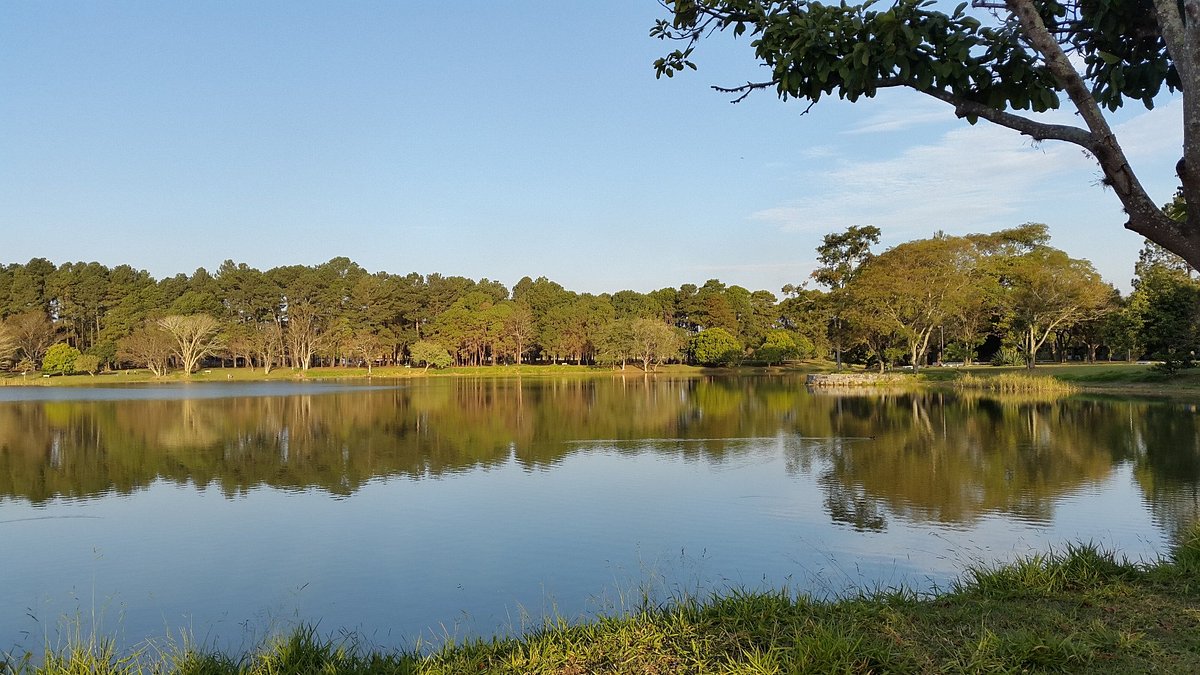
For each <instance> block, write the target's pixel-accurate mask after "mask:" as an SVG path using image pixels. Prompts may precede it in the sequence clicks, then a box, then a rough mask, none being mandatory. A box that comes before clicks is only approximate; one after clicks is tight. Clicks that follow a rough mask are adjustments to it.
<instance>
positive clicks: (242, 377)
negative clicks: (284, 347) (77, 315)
mask: <svg viewBox="0 0 1200 675" xmlns="http://www.w3.org/2000/svg"><path fill="white" fill-rule="evenodd" d="M834 371H835V368H834V364H833V363H832V362H828V361H821V360H807V361H802V362H795V363H790V364H788V365H786V366H774V367H769V368H768V367H760V366H739V367H729V368H701V367H696V366H686V365H679V364H672V365H667V366H660V367H659V368H658V369H656V370H655V371H652V372H650V373H644V372H642V371H641V370H640V369H639V368H637V367H636V366H633V365H629V366H627V367H626V368H625V369H623V370H622V369H619V368H612V367H609V366H576V365H565V364H564V365H521V366H479V367H455V368H447V369H445V370H433V369H430V370H428V371H426V370H424V369H422V368H405V367H395V366H389V367H383V368H375V369H373V372H372V373H371V377H372V379H376V380H395V379H412V378H427V377H428V378H445V377H449V378H463V377H467V378H510V377H528V378H560V377H567V378H579V377H643V376H657V377H664V376H666V377H693V376H705V375H804V374H808V373H829V372H834ZM846 372H870V371H863V370H862V369H861V368H851V369H848V370H847V371H846ZM898 374H900V375H901V376H902V378H903V379H905V380H909V381H910V382H909V383H910V384H911V385H912V386H922V385H929V384H933V385H952V386H958V387H960V388H963V389H975V390H981V391H995V392H999V393H1006V392H1010V393H1011V392H1022V393H1023V392H1031V391H1036V392H1042V393H1046V392H1050V391H1051V390H1053V391H1054V392H1056V393H1072V392H1074V391H1090V392H1099V393H1111V394H1117V395H1121V394H1126V395H1135V396H1142V395H1145V396H1176V397H1181V398H1195V397H1200V368H1198V369H1192V370H1185V371H1181V372H1178V373H1173V374H1167V373H1163V372H1159V371H1158V370H1155V369H1154V367H1153V366H1150V365H1145V364H1133V363H1096V364H1079V363H1076V364H1042V365H1039V366H1038V367H1037V368H1035V369H1034V370H1032V371H1030V370H1027V369H1025V368H1022V367H999V368H998V367H993V366H988V365H981V366H971V367H968V368H925V369H922V370H921V371H920V373H919V374H917V375H915V376H914V375H913V374H911V373H906V374H904V373H898ZM1030 378H1034V379H1032V380H1031V379H1030ZM366 379H367V370H366V368H310V369H309V370H308V371H305V372H304V373H301V372H299V371H296V370H292V369H290V368H278V369H275V370H272V371H271V372H270V373H269V374H264V373H263V372H262V370H260V369H253V368H207V369H204V370H201V371H199V372H196V373H193V374H192V375H191V376H190V377H185V376H184V375H183V374H182V373H179V372H174V373H170V374H168V375H167V376H165V377H161V378H160V377H154V375H153V374H152V373H150V372H149V371H147V370H122V371H116V372H107V373H101V374H98V375H95V376H92V375H67V376H54V377H43V376H42V375H41V374H40V373H30V374H28V375H24V376H22V375H21V374H20V373H7V374H3V375H0V386H21V385H25V386H65V387H70V386H105V385H116V384H142V383H148V384H162V383H179V382H274V381H280V382H283V381H323V380H363V381H365V380H366ZM1055 381H1057V382H1060V383H1065V384H1066V385H1067V386H1065V387H1058V386H1055V385H1054V384H1053V383H1054V382H1055Z"/></svg>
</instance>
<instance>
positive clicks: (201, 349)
mask: <svg viewBox="0 0 1200 675" xmlns="http://www.w3.org/2000/svg"><path fill="white" fill-rule="evenodd" d="M158 326H159V328H162V329H163V330H164V331H166V332H167V334H169V335H170V336H171V338H172V339H174V340H175V347H174V349H175V356H176V357H178V358H179V363H180V365H181V366H182V367H183V372H184V374H185V375H187V376H189V377H190V376H191V374H192V372H193V371H195V370H196V366H197V364H199V363H200V360H201V359H203V358H204V357H206V356H210V355H212V354H215V353H216V352H217V350H218V349H220V347H221V336H220V330H221V323H220V322H219V321H217V320H216V319H214V318H212V317H211V316H209V315H207V314H191V315H188V316H182V315H179V314H173V315H171V316H165V317H163V318H161V319H159V320H158Z"/></svg>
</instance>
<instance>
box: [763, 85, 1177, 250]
mask: <svg viewBox="0 0 1200 675" xmlns="http://www.w3.org/2000/svg"><path fill="white" fill-rule="evenodd" d="M1181 110H1182V106H1181V105H1180V104H1179V103H1178V102H1177V101H1176V102H1171V103H1168V104H1167V105H1164V106H1161V107H1160V108H1158V109H1156V110H1154V111H1151V112H1148V113H1142V114H1139V115H1137V116H1136V117H1133V118H1131V119H1129V120H1128V121H1126V122H1124V123H1123V124H1120V125H1118V127H1117V129H1116V132H1117V134H1118V138H1120V139H1121V141H1122V143H1123V144H1124V145H1125V147H1126V149H1127V151H1128V152H1129V154H1130V156H1131V157H1136V158H1138V159H1140V160H1143V161H1144V160H1149V159H1151V158H1157V159H1155V161H1159V162H1161V161H1162V157H1163V156H1164V153H1170V152H1177V150H1176V148H1178V146H1179V139H1178V135H1179V130H1180V129H1181V128H1182V112H1181ZM1068 117H1069V116H1068V115H1067V114H1065V113H1063V112H1061V111H1060V112H1058V113H1056V114H1055V115H1054V117H1053V119H1054V121H1064V122H1065V121H1068V119H1067V118H1068ZM878 124H881V125H882V124H884V122H882V121H881V122H879V123H878ZM1097 174H1098V169H1097V168H1096V165H1095V163H1094V161H1093V160H1091V159H1090V158H1088V157H1086V156H1085V154H1084V153H1082V152H1081V151H1080V150H1079V148H1077V147H1076V146H1073V145H1070V144H1066V143H1057V142H1046V143H1040V144H1038V143H1033V142H1031V141H1030V140H1029V139H1028V138H1027V137H1024V136H1020V135H1018V134H1017V133H1015V132H1013V131H1011V130H1008V129H1004V128H1001V127H998V126H995V125H989V124H986V123H980V124H978V125H975V126H968V125H966V124H965V123H961V122H959V123H956V124H955V126H953V127H952V128H951V130H950V131H947V132H946V133H944V134H942V135H941V136H940V137H938V138H937V139H936V140H934V141H933V142H930V143H925V144H920V145H913V146H910V147H908V148H906V149H904V150H902V151H900V152H899V154H896V155H894V156H890V157H887V158H883V159H863V160H857V161H855V160H840V161H836V162H834V163H832V166H829V167H827V168H826V169H825V170H824V171H820V172H817V171H814V172H811V173H809V174H808V175H806V176H805V177H804V179H805V180H806V185H805V187H804V188H803V189H802V190H801V191H800V193H799V194H797V195H796V197H795V198H794V199H792V200H789V201H787V202H785V203H782V204H779V205H776V206H772V207H769V208H765V209H762V210H759V211H757V212H755V213H753V214H752V215H751V217H752V218H753V219H754V220H758V221H762V222H766V223H770V224H773V225H775V226H777V227H779V228H781V229H783V230H784V231H790V232H830V231H834V230H839V229H843V228H845V227H847V226H849V225H866V224H873V225H877V226H879V227H881V228H883V230H884V232H885V234H886V235H889V238H891V237H912V236H926V235H928V234H930V233H932V232H933V231H935V230H938V229H944V230H946V231H950V232H965V231H978V230H979V229H981V228H986V227H992V226H995V225H996V224H998V223H1006V222H1011V221H1013V220H1014V219H1019V218H1021V217H1022V216H1023V215H1026V214H1027V213H1030V212H1032V213H1039V212H1041V211H1044V210H1045V209H1044V205H1045V204H1049V203H1053V202H1055V201H1056V200H1059V201H1061V198H1062V194H1063V189H1064V188H1063V186H1064V185H1065V184H1066V183H1065V181H1070V189H1071V190H1073V191H1076V192H1077V191H1078V190H1080V189H1082V188H1086V187H1087V184H1088V181H1089V179H1088V176H1089V175H1092V176H1095V175H1097ZM1093 182H1094V181H1093ZM1013 224H1015V223H1013Z"/></svg>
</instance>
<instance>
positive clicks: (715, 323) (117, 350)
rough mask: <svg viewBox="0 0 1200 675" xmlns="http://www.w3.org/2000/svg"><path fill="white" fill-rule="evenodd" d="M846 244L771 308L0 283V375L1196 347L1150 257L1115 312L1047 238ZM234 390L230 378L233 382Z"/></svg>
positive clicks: (994, 359) (110, 281) (76, 280)
mask: <svg viewBox="0 0 1200 675" xmlns="http://www.w3.org/2000/svg"><path fill="white" fill-rule="evenodd" d="M879 237H880V232H879V230H878V229H877V228H874V227H851V228H849V229H847V230H846V231H845V232H842V233H835V234H830V235H827V236H826V237H825V239H824V241H823V243H822V245H821V246H819V247H818V250H817V252H818V261H819V267H818V268H817V269H816V271H815V272H814V273H813V275H812V279H811V281H812V282H814V284H815V286H814V287H808V286H807V285H806V284H800V285H788V286H785V287H784V288H783V289H782V291H783V297H782V298H779V297H777V296H776V295H775V294H774V293H772V292H770V291H767V290H757V291H750V290H748V289H745V288H742V287H740V286H727V285H726V284H724V283H722V282H721V281H719V280H717V279H710V280H709V281H707V282H705V283H704V284H703V285H702V286H696V285H693V284H684V285H682V286H680V287H678V288H663V289H659V290H656V291H651V292H649V293H641V292H636V291H632V290H622V291H616V292H613V293H601V294H590V293H576V292H573V291H570V290H567V289H565V288H563V287H562V286H561V285H559V284H557V283H555V282H553V281H551V280H549V279H546V278H545V277H541V278H538V279H532V278H529V277H526V278H524V279H521V280H520V281H519V282H517V284H516V285H515V286H513V287H512V289H509V288H507V287H505V286H504V285H503V284H501V283H499V282H497V281H492V280H489V279H481V280H478V281H475V280H472V279H468V278H465V277H445V276H442V275H440V274H428V275H420V274H416V273H412V274H408V275H404V276H401V275H395V274H390V273H387V272H376V273H371V272H368V271H367V270H364V269H362V268H361V267H359V266H358V265H356V264H355V263H354V262H353V261H351V260H349V259H347V258H334V259H332V260H330V261H329V262H326V263H323V264H321V265H316V266H311V267H310V266H301V265H291V266H285V267H277V268H274V269H271V270H267V271H266V272H262V271H259V270H257V269H254V268H252V267H249V266H248V265H245V264H238V263H234V262H233V261H228V260H227V261H225V262H224V263H222V264H221V265H220V267H219V268H218V269H217V271H216V273H215V274H210V273H209V272H208V271H206V270H205V269H203V268H201V269H198V270H196V271H195V272H194V273H193V274H191V275H184V274H179V275H176V276H174V277H170V278H166V279H161V280H155V279H153V278H151V277H150V275H149V274H147V273H146V272H144V271H139V270H136V269H134V268H132V267H130V266H128V265H119V266H117V267H114V268H109V267H106V266H104V265H101V264H99V263H82V262H80V263H66V264H62V265H55V264H54V263H51V262H50V261H48V260H45V259H40V258H38V259H34V260H31V261H29V262H28V263H25V264H9V265H5V266H0V369H4V370H7V371H8V372H10V373H20V374H21V375H22V377H23V378H24V379H25V380H26V381H27V380H28V379H29V378H30V377H31V376H33V377H37V376H40V375H42V374H47V375H59V374H71V373H87V374H90V375H95V374H98V373H102V372H108V371H113V370H119V369H123V368H139V369H145V370H147V371H149V372H150V373H152V374H153V376H154V377H156V378H163V377H165V376H167V375H168V374H169V373H176V374H182V375H183V376H184V377H191V376H192V375H193V374H194V373H196V372H198V371H202V370H204V369H206V368H208V369H211V368H216V367H221V366H228V367H231V368H241V369H247V370H250V369H254V370H257V371H258V372H260V373H261V374H262V375H263V376H271V375H272V374H273V373H274V372H275V371H277V370H279V369H288V370H290V371H291V373H292V374H295V373H302V374H306V375H307V374H308V373H309V372H310V371H311V370H312V369H315V368H339V369H346V371H347V374H349V372H350V370H349V369H352V368H362V369H363V370H366V371H368V374H374V371H375V369H376V368H381V369H385V370H386V369H388V368H393V369H396V368H402V367H412V368H420V369H422V370H426V369H442V368H447V367H455V368H464V367H488V368H494V367H499V366H514V367H521V366H525V365H530V364H537V365H552V366H555V367H560V366H562V365H563V364H570V365H573V366H593V367H603V368H610V369H636V370H640V371H643V372H656V371H658V370H659V369H660V368H662V367H663V366H664V365H670V364H686V365H693V366H701V367H729V366H741V365H759V366H767V367H770V366H778V365H780V364H784V363H790V362H794V361H795V360H796V359H816V360H826V359H828V360H830V361H832V362H833V364H834V367H835V368H838V369H840V368H842V367H843V366H844V365H845V364H847V363H849V364H857V365H859V366H862V367H868V368H873V369H877V370H879V371H881V372H882V371H887V370H889V369H892V368H896V367H898V366H904V367H906V368H908V369H910V370H913V371H920V370H922V369H924V368H925V367H926V366H927V365H931V364H937V363H942V362H955V363H962V364H963V365H968V366H969V365H971V364H973V363H978V362H980V361H983V362H990V363H994V364H997V365H1025V366H1027V367H1034V366H1035V365H1037V363H1038V360H1039V359H1040V360H1043V361H1045V360H1046V359H1049V360H1051V361H1054V362H1059V363H1062V362H1071V361H1088V362H1096V361H1099V360H1105V359H1109V360H1111V359H1114V358H1116V359H1122V360H1131V359H1134V358H1140V357H1155V358H1157V359H1159V360H1161V361H1162V364H1161V366H1160V369H1161V370H1162V371H1163V372H1164V373H1165V374H1168V375H1171V374H1174V373H1177V372H1180V371H1182V370H1186V369H1187V368H1189V367H1190V366H1191V359H1192V354H1193V353H1194V351H1195V348H1196V346H1197V342H1200V317H1198V316H1197V313H1196V312H1195V311H1194V309H1193V308H1194V307H1195V306H1197V303H1198V302H1200V282H1198V281H1197V280H1195V279H1193V276H1192V274H1191V270H1190V268H1189V267H1188V266H1187V265H1186V264H1184V263H1183V262H1182V261H1181V260H1180V259H1179V258H1178V257H1175V256H1173V255H1171V254H1170V253H1167V252H1165V251H1164V250H1162V249H1160V248H1157V247H1155V246H1154V245H1152V244H1147V246H1146V248H1145V249H1144V250H1143V252H1142V257H1141V260H1140V261H1139V263H1138V265H1137V268H1136V269H1135V274H1136V279H1135V280H1134V286H1135V290H1134V292H1133V293H1132V294H1131V295H1130V296H1129V297H1128V298H1121V297H1120V296H1119V294H1118V293H1117V292H1116V291H1115V290H1114V289H1113V287H1112V286H1110V285H1109V284H1107V283H1105V282H1104V281H1102V280H1101V279H1100V277H1099V276H1098V275H1097V274H1096V272H1095V271H1094V270H1093V269H1092V266H1091V264H1090V263H1088V262H1087V261H1084V260H1076V259H1072V258H1070V257H1068V256H1067V255H1066V254H1065V253H1063V252H1062V251H1060V250H1058V249H1056V248H1054V247H1052V246H1050V244H1049V236H1048V234H1047V230H1046V227H1045V226H1043V225H1035V224H1029V225H1023V226H1020V227H1016V228H1013V229H1009V230H1003V231H1000V232H995V233H991V234H978V235H967V236H947V235H941V234H939V235H936V236H934V237H932V238H930V239H922V240H916V241H910V242H906V243H903V244H900V245H898V246H895V247H893V248H891V249H889V250H887V251H884V252H882V253H880V254H878V255H876V254H874V253H873V252H872V250H871V248H872V246H874V245H875V244H877V243H878V241H879ZM226 374H227V375H228V373H226Z"/></svg>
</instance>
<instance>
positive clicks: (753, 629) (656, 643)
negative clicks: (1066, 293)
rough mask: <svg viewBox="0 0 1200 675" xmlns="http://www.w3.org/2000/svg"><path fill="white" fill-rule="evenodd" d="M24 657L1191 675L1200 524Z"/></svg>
mask: <svg viewBox="0 0 1200 675" xmlns="http://www.w3.org/2000/svg"><path fill="white" fill-rule="evenodd" d="M10 658H11V657H10ZM23 658H24V657H23ZM32 661H33V659H26V660H21V659H18V660H15V661H13V660H10V661H9V662H8V664H7V665H0V673H3V672H6V671H7V672H13V673H20V674H22V675H24V674H25V673H47V674H58V673H62V674H72V673H81V674H82V673H95V674H105V673H121V674H124V673H196V674H203V673H246V674H262V675H268V674H276V673H431V674H440V673H514V674H516V673H546V674H549V673H555V674H559V675H570V674H584V673H631V674H632V673H639V674H644V673H764V674H765V673H888V672H894V673H1026V672H1077V673H1098V672H1108V673H1196V672H1200V527H1197V528H1193V529H1192V530H1191V532H1190V534H1189V535H1188V536H1187V537H1185V538H1184V541H1183V543H1182V544H1181V545H1180V546H1179V547H1178V548H1177V549H1176V550H1175V551H1174V552H1173V553H1172V555H1171V556H1170V557H1169V558H1167V559H1164V560H1162V561H1160V562H1158V563H1156V564H1153V565H1135V564H1131V563H1128V562H1126V561H1124V560H1122V559H1118V558H1117V557H1115V556H1114V555H1113V554H1110V553H1106V552H1104V551H1101V550H1099V549H1098V548H1097V547H1095V546H1091V545H1079V546H1071V547H1068V548H1067V549H1066V550H1064V551H1060V552H1051V553H1047V554H1045V555H1039V556H1034V557H1030V558H1026V559H1024V560H1020V561H1018V562H1015V563H1012V564H1008V565H1001V566H996V567H988V568H984V567H980V568H975V569H971V570H969V571H968V572H967V573H966V574H965V575H964V577H963V578H962V580H961V581H959V582H958V583H956V584H954V585H953V586H952V587H951V588H949V589H947V590H945V591H944V592H942V593H938V594H934V595H930V596H918V595H916V594H913V593H911V592H906V591H897V592H887V593H877V594H870V595H861V596H855V597H847V598H843V599H839V600H833V601H817V600H813V599H810V598H807V597H800V598H795V597H793V596H791V595H790V594H788V593H785V592H776V593H742V592H736V591H734V592H731V593H729V594H727V595H725V596H724V597H719V598H716V599H713V600H711V601H707V602H696V601H678V602H675V603H672V604H670V605H668V606H665V607H661V608H649V609H643V610H640V611H636V612H631V613H629V614H628V615H625V616H620V617H606V618H599V619H596V620H593V621H589V622H586V623H583V624H579V625H569V624H566V623H561V624H553V625H547V626H546V627H544V628H542V629H540V630H537V631H534V632H532V633H530V634H528V635H525V636H523V637H520V638H512V639H492V640H480V641H472V642H466V643H463V644H457V645H455V644H450V645H446V646H444V647H442V648H441V649H440V650H438V651H436V652H434V653H430V654H424V655H422V654H417V653H408V652H393V651H372V650H370V649H364V648H361V647H360V646H359V645H358V643H357V642H356V638H355V637H354V636H344V635H343V636H340V637H336V638H324V637H322V636H321V635H319V634H318V633H317V631H316V630H314V629H313V628H310V627H301V628H299V629H297V630H295V631H294V632H293V633H291V634H290V635H286V636H284V637H281V638H278V639H277V640H275V641H271V642H268V643H266V644H264V645H262V646H261V647H259V648H258V649H256V650H254V651H253V652H251V653H247V654H239V655H226V654H220V653H214V652H211V651H204V650H202V649H195V648H191V647H188V646H186V645H183V646H179V645H175V644H168V645H166V646H163V645H159V644H154V643H150V644H147V645H143V646H142V647H141V648H140V649H137V650H135V651H133V652H132V653H130V654H127V655H124V656H122V655H121V653H120V652H118V650H117V649H116V648H115V646H114V645H113V644H112V643H111V642H105V641H102V640H95V639H92V640H81V641H77V643H76V644H71V645H68V646H66V647H64V648H60V649H50V650H48V653H47V654H46V655H45V665H44V666H34V665H32Z"/></svg>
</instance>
